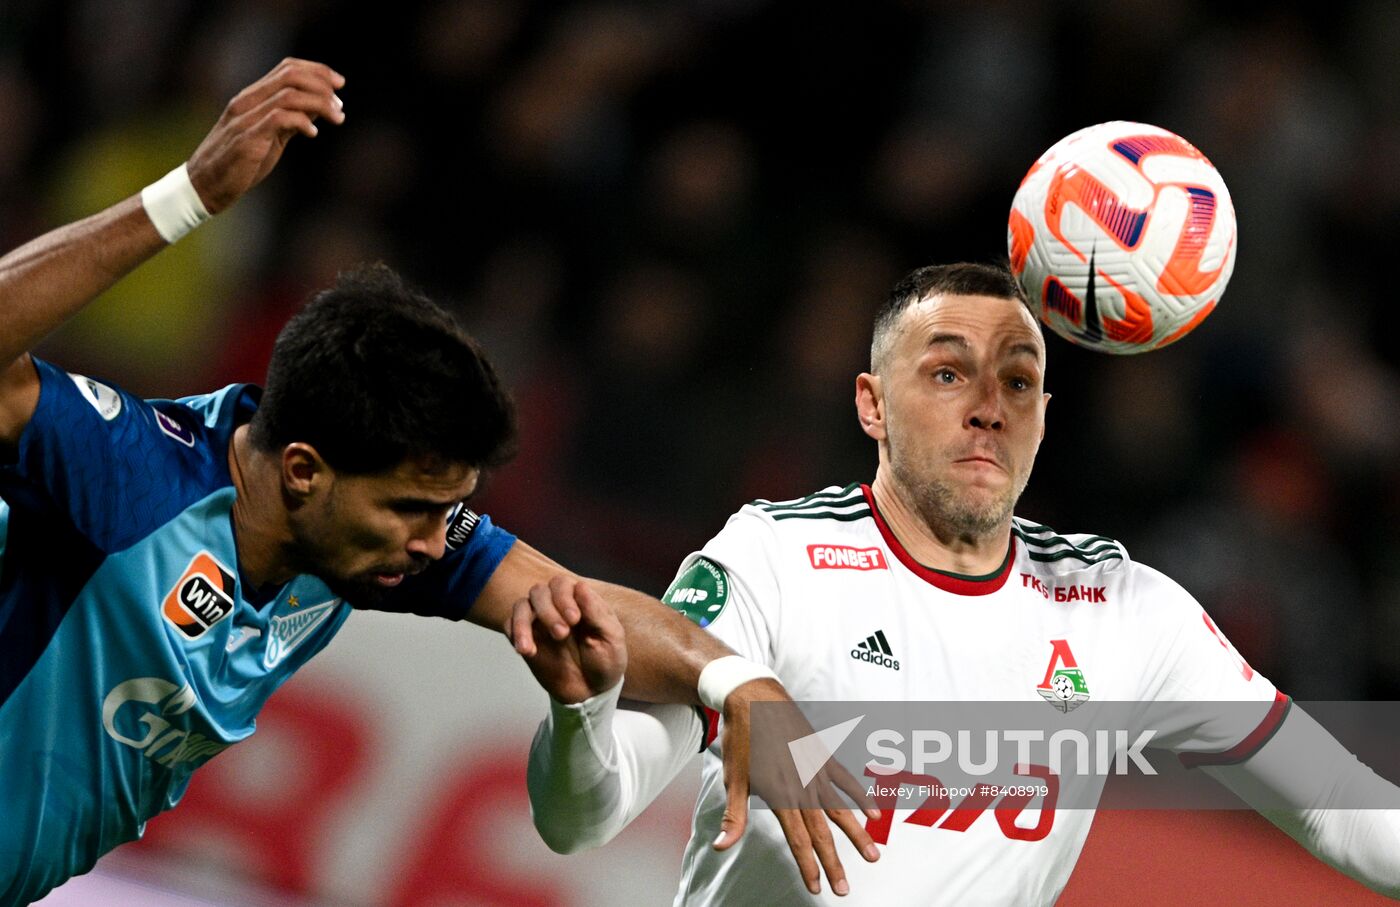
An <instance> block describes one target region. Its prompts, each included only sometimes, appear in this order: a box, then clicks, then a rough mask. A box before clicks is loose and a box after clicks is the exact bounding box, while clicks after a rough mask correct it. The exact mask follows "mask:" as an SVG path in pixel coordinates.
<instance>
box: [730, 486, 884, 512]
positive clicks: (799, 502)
mask: <svg viewBox="0 0 1400 907" xmlns="http://www.w3.org/2000/svg"><path fill="white" fill-rule="evenodd" d="M857 497H859V498H864V497H865V494H864V492H862V491H861V490H860V483H859V482H852V483H851V484H850V485H847V486H846V487H845V488H841V489H838V490H836V491H818V492H815V493H813V494H809V495H807V496H806V497H804V498H792V499H791V500H787V501H769V500H766V499H764V498H759V499H758V500H756V501H754V502H752V503H753V505H754V506H755V507H758V508H760V509H762V510H769V511H772V510H787V509H791V508H802V507H821V506H823V505H825V504H830V505H832V506H839V504H838V501H840V502H843V503H844V499H845V498H852V499H854V498H857Z"/></svg>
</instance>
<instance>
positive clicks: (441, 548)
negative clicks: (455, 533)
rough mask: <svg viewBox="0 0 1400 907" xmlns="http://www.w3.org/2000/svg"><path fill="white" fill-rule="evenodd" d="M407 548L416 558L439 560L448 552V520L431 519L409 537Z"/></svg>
mask: <svg viewBox="0 0 1400 907" xmlns="http://www.w3.org/2000/svg"><path fill="white" fill-rule="evenodd" d="M405 548H406V550H407V551H408V553H409V554H411V555H413V557H414V559H415V560H417V559H420V558H426V559H428V560H430V561H435V560H438V559H439V558H441V557H442V556H443V555H444V554H446V553H447V521H446V520H432V521H430V522H429V523H428V524H427V525H425V526H423V527H421V528H420V529H419V531H418V532H416V533H415V534H414V535H413V536H411V537H410V538H409V540H408V544H407V545H406V546H405Z"/></svg>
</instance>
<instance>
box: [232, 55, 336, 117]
mask: <svg viewBox="0 0 1400 907" xmlns="http://www.w3.org/2000/svg"><path fill="white" fill-rule="evenodd" d="M344 86H345V77H344V76H342V75H341V74H340V73H338V72H336V71H335V70H333V69H331V68H330V67H329V66H327V65H325V64H324V63H316V62H313V61H311V60H298V59H296V58H294V57H288V58H287V59H285V60H283V61H282V62H281V63H279V64H277V66H275V67H274V68H273V69H272V71H271V72H269V73H268V74H267V75H265V76H263V77H262V78H261V79H259V80H258V81H256V82H254V83H253V84H252V85H249V86H248V87H247V88H245V89H243V90H242V91H240V92H239V93H238V95H237V96H236V97H234V99H233V100H232V101H230V102H229V105H228V112H229V113H230V114H232V115H234V116H241V115H242V114H244V113H247V112H248V111H250V110H253V109H254V108H256V107H258V106H260V105H262V104H263V103H264V102H265V101H266V100H267V99H268V98H270V97H271V96H272V95H274V94H276V93H277V92H278V91H281V90H282V89H284V88H294V89H299V90H301V91H305V92H309V93H312V94H324V95H326V96H328V97H334V93H335V91H336V90H337V89H339V88H343V87H344Z"/></svg>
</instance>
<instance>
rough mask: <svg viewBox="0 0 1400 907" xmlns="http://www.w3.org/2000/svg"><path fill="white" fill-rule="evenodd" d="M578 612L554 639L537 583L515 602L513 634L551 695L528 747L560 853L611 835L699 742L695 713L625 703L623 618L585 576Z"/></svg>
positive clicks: (533, 788) (543, 821) (549, 838)
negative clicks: (621, 705) (621, 704)
mask: <svg viewBox="0 0 1400 907" xmlns="http://www.w3.org/2000/svg"><path fill="white" fill-rule="evenodd" d="M570 593H571V598H572V602H573V604H574V605H575V606H576V607H577V608H578V610H579V619H578V621H577V622H576V623H574V624H573V625H572V627H571V629H570V633H569V635H568V636H566V637H565V638H564V639H562V640H560V639H555V638H554V637H553V636H552V635H551V634H550V633H549V632H548V631H547V629H546V627H545V624H544V621H543V620H542V619H541V618H540V617H538V616H537V614H539V613H541V612H544V613H548V610H549V609H547V608H544V607H543V604H544V603H545V602H548V601H549V600H550V599H551V598H552V591H551V588H550V587H548V586H543V585H541V586H537V587H535V588H534V589H531V590H530V598H529V599H524V600H521V601H520V602H518V603H517V604H516V606H515V609H514V612H513V614H512V619H511V622H510V624H509V625H508V628H507V629H508V633H509V635H510V637H511V642H512V643H513V644H514V645H515V647H516V650H517V651H519V652H520V653H521V657H523V658H524V659H525V662H526V664H527V665H529V667H530V671H531V672H532V673H533V674H534V675H535V679H536V680H538V681H539V683H540V686H542V687H544V689H545V691H546V692H548V693H549V696H550V709H549V714H548V715H547V716H546V717H545V719H544V721H543V722H541V723H540V727H539V731H538V732H537V733H536V734H535V739H534V741H533V742H532V743H531V745H530V760H529V770H528V773H527V782H528V785H527V786H528V788H529V791H530V812H531V815H532V816H533V818H534V822H535V828H536V830H537V831H539V833H540V837H541V838H542V839H543V840H544V842H545V843H546V844H548V845H549V847H550V848H551V849H552V850H554V851H556V852H558V853H574V852H577V851H580V850H587V849H589V848H593V847H600V846H602V845H603V844H606V843H607V842H608V841H610V840H612V839H613V837H614V836H615V835H616V834H617V833H618V832H619V831H621V830H622V829H623V828H625V827H626V826H627V825H628V823H630V822H631V821H632V820H633V819H634V818H636V817H637V815H639V814H640V813H641V812H642V810H644V809H645V808H646V807H647V805H648V804H650V803H651V801H652V800H654V799H656V796H657V795H658V794H659V793H660V792H661V791H662V790H663V789H665V787H666V785H667V784H669V783H670V781H671V779H672V778H674V777H675V776H676V774H677V773H678V772H679V771H680V770H681V768H682V767H683V766H684V765H685V764H686V763H687V762H688V761H689V760H690V758H691V757H692V756H694V755H695V753H696V752H698V751H699V747H700V736H701V730H700V721H699V716H698V713H697V711H696V710H695V709H694V708H693V707H691V706H685V705H646V704H642V703H633V704H632V707H630V708H625V709H619V708H618V699H619V696H620V695H621V692H622V676H623V673H624V671H625V669H626V665H627V649H626V646H625V644H624V638H625V634H624V632H623V629H622V624H621V623H620V622H619V621H618V619H617V617H616V615H614V614H613V612H612V609H611V608H610V607H609V606H608V605H607V603H606V602H604V601H603V600H602V599H601V598H599V597H598V595H597V593H596V592H594V591H593V590H592V589H591V588H590V587H589V586H588V585H587V584H586V583H578V584H577V586H576V587H573V588H571V589H570Z"/></svg>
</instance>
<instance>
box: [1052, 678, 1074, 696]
mask: <svg viewBox="0 0 1400 907" xmlns="http://www.w3.org/2000/svg"><path fill="white" fill-rule="evenodd" d="M1050 689H1052V690H1054V691H1055V695H1056V696H1058V697H1060V699H1062V700H1064V701H1065V702H1069V701H1070V700H1071V699H1073V698H1074V681H1073V680H1070V679H1069V678H1068V677H1066V676H1065V675H1063V674H1056V675H1055V679H1054V680H1052V681H1050Z"/></svg>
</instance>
